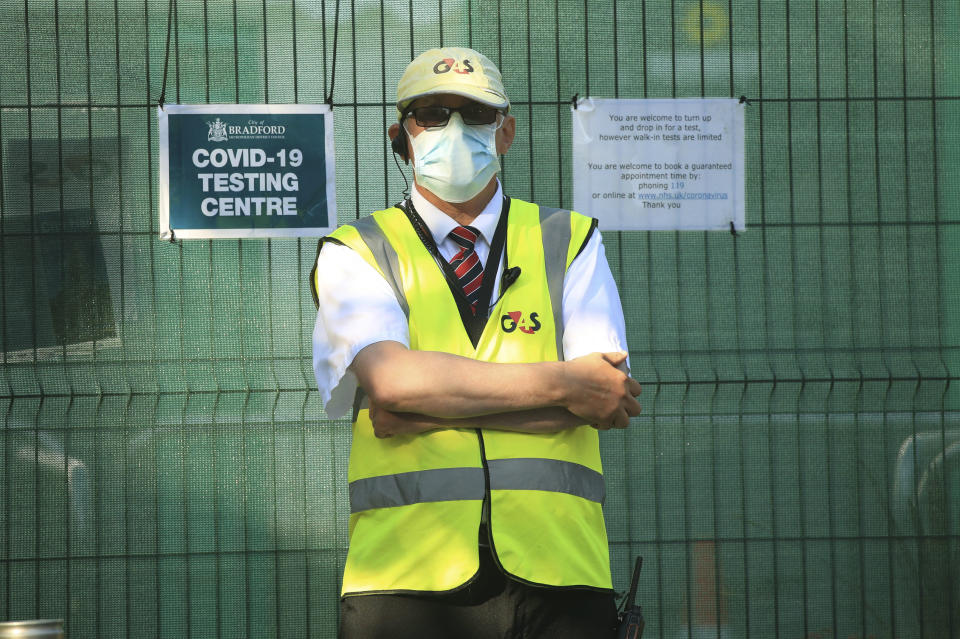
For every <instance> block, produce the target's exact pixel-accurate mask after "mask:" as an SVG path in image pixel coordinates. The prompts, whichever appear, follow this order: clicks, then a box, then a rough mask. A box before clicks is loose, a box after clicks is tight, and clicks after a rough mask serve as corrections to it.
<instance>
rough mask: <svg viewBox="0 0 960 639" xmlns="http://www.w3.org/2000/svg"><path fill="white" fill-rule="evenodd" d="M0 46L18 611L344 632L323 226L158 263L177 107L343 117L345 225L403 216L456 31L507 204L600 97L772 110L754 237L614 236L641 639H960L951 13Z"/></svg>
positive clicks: (310, 7)
mask: <svg viewBox="0 0 960 639" xmlns="http://www.w3.org/2000/svg"><path fill="white" fill-rule="evenodd" d="M0 41H2V42H3V52H4V55H3V58H2V60H0V172H2V179H0V300H2V302H0V304H2V312H0V342H2V350H3V355H2V357H3V359H2V369H0V436H2V443H3V448H2V457H0V474H2V481H0V620H6V619H26V618H47V617H63V618H65V619H66V620H67V629H68V634H69V636H70V637H125V636H126V637H148V636H150V637H153V636H156V637H185V636H189V637H201V638H205V637H267V636H279V637H304V636H311V637H333V636H335V633H336V622H337V593H338V579H339V574H340V570H341V568H342V564H343V560H344V556H345V550H346V523H347V522H346V513H347V510H348V508H347V496H346V490H345V488H346V487H345V475H346V454H347V450H348V447H349V428H348V425H347V424H346V423H345V422H344V421H330V420H327V419H326V417H325V414H324V412H323V407H322V406H321V403H320V402H319V400H318V398H317V393H316V391H315V382H314V381H313V374H312V370H311V364H310V355H311V354H310V333H311V330H312V326H313V306H312V303H311V300H310V295H309V293H308V291H307V289H306V287H305V278H306V275H307V273H308V272H309V269H310V266H311V262H312V260H313V258H314V254H315V242H314V241H313V240H217V241H184V242H177V243H168V242H161V241H160V240H159V239H158V233H157V192H156V191H157V186H156V184H157V141H156V136H157V133H156V112H155V109H156V106H157V104H158V102H160V101H161V99H162V100H164V101H166V102H171V103H206V102H212V103H233V102H243V103H261V102H268V103H289V102H301V103H316V102H324V101H326V100H328V99H330V100H331V101H332V104H333V105H334V114H335V115H334V117H335V128H336V133H335V138H336V151H337V185H338V189H337V196H338V197H337V210H338V211H339V214H340V216H341V219H342V220H346V219H353V218H355V217H357V216H360V215H365V214H367V213H368V212H370V211H372V210H375V209H377V208H381V207H383V206H384V205H385V204H388V203H392V202H395V201H397V200H399V199H400V197H401V192H402V190H403V180H402V179H401V177H400V174H399V172H398V170H397V168H396V167H395V166H394V163H393V159H392V157H391V156H390V155H389V153H388V146H387V144H386V139H385V135H384V132H385V129H386V127H387V126H388V125H389V124H390V122H391V121H392V119H393V117H394V116H393V108H392V106H391V102H392V97H393V90H394V87H395V83H396V80H397V79H398V77H399V75H400V73H401V72H402V70H403V67H404V66H405V65H406V63H407V62H408V61H409V60H410V59H411V57H412V56H413V55H415V54H416V53H419V52H420V51H422V50H424V49H426V48H429V47H431V46H436V45H439V44H448V45H467V46H472V47H474V48H477V49H479V50H481V51H483V52H485V53H486V54H487V55H488V56H489V57H490V58H491V59H493V60H494V61H495V62H496V63H497V64H498V65H499V66H500V68H501V70H502V71H503V74H504V80H505V84H506V86H507V90H508V93H509V94H510V96H511V98H512V101H513V109H514V113H515V115H516V116H517V121H518V136H517V141H516V143H515V144H514V147H513V148H512V149H511V151H510V153H509V155H508V156H507V157H506V159H505V161H504V173H503V177H504V184H505V188H506V190H507V192H508V193H510V194H512V195H514V196H516V197H521V198H524V199H533V200H535V201H538V202H541V203H543V204H547V205H552V206H570V204H571V202H572V190H571V189H572V187H571V183H570V180H571V166H570V116H569V108H570V107H569V105H570V99H571V97H572V96H573V95H574V94H579V95H580V96H588V95H589V96H601V97H623V98H636V97H650V98H669V97H700V96H706V97H724V96H727V97H739V96H744V97H745V98H746V99H748V100H749V104H748V105H747V107H746V120H747V139H746V161H747V178H746V179H747V184H746V191H747V225H748V229H747V231H746V232H744V233H741V234H739V235H738V236H736V237H734V236H732V235H730V234H728V233H704V232H651V233H639V232H623V233H614V232H607V233H605V234H604V241H605V244H606V247H607V254H608V257H609V259H610V262H611V266H612V267H613V271H614V275H615V277H616V279H617V282H618V285H619V287H620V292H621V297H622V299H623V303H624V309H625V311H626V315H627V317H626V319H627V330H628V340H629V343H630V349H631V359H632V362H633V367H634V375H635V377H637V378H638V379H640V380H642V381H643V382H644V383H645V391H644V396H643V398H644V404H645V410H644V414H643V415H642V416H641V417H639V418H636V419H634V421H633V424H632V425H631V428H630V429H629V430H628V431H626V432H616V433H606V434H605V435H604V436H603V438H602V446H603V453H604V464H605V470H606V474H607V481H608V499H607V504H606V515H607V520H608V525H609V532H610V539H611V544H612V545H611V547H612V556H613V558H614V566H615V580H616V582H617V584H618V585H619V587H621V588H625V587H626V583H627V578H628V574H627V573H628V572H629V569H630V567H631V566H632V559H631V558H632V556H633V555H635V554H642V555H643V556H644V557H645V564H644V565H645V568H644V572H643V576H642V579H641V585H640V600H641V601H642V603H643V604H644V607H645V611H646V613H647V619H648V624H647V635H648V636H651V637H661V638H668V639H673V638H675V637H695V638H700V637H755V638H765V637H783V638H785V639H792V638H794V637H796V638H810V639H812V638H814V637H843V638H848V637H858V638H864V639H865V638H867V637H875V638H882V637H898V638H903V637H929V638H938V639H939V638H942V637H960V585H958V584H960V413H958V410H960V394H958V384H957V375H958V370H960V361H958V348H960V259H958V251H957V247H958V246H960V225H958V220H960V211H958V202H960V186H958V185H960V151H958V148H960V135H958V130H960V47H958V46H957V42H960V5H958V4H957V3H956V2H955V1H953V0H872V1H866V0H822V1H820V2H814V1H812V0H805V1H804V0H792V1H779V0H776V1H775V0H752V1H746V0H656V1H655V0H645V1H643V0H632V1H625V0H620V1H616V0H603V1H600V0H598V1H592V0H591V1H589V2H588V1H586V0H580V1H578V2H574V1H569V0H554V1H549V2H547V1H543V2H539V1H532V0H531V1H529V2H512V1H507V0H501V1H499V2H494V1H492V0H473V1H471V0H464V1H462V2H455V1H452V0H448V1H446V2H445V1H443V0H436V1H435V2H421V1H420V0H417V1H413V0H407V1H403V2H401V1H396V2H383V3H380V2H373V1H371V0H353V1H351V2H347V1H346V0H344V1H343V2H337V1H334V0H330V1H328V2H308V1H306V0H283V1H281V0H213V1H210V2H205V3H204V2H199V1H191V0H172V1H168V0H162V1H156V2H152V1H149V0H143V1H139V2H133V1H129V0H86V1H82V0H37V1H34V0H29V1H28V0H22V1H19V2H15V1H12V0H0ZM585 212H586V213H590V212H589V211H585Z"/></svg>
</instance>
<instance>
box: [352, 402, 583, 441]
mask: <svg viewBox="0 0 960 639" xmlns="http://www.w3.org/2000/svg"><path fill="white" fill-rule="evenodd" d="M370 417H371V420H372V422H373V430H374V432H375V433H376V435H377V437H392V436H394V435H414V434H418V433H423V432H427V431H431V430H438V429H447V428H486V429H488V430H502V431H512V432H517V433H556V432H559V431H562V430H567V429H568V428H575V427H577V426H582V425H583V423H584V420H583V418H581V417H578V416H576V415H574V414H573V413H571V412H570V411H568V410H566V409H564V408H559V407H549V408H538V409H532V410H523V411H512V412H509V413H497V414H495V415H484V416H477V417H466V418H462V419H445V418H439V417H430V416H428V415H422V414H418V413H394V412H391V411H387V410H383V409H380V408H378V407H376V406H371V410H370Z"/></svg>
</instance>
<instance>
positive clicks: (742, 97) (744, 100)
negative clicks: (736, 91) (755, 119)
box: [738, 95, 753, 106]
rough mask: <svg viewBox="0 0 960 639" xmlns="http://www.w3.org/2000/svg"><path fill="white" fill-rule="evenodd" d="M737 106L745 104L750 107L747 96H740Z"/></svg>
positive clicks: (750, 103)
mask: <svg viewBox="0 0 960 639" xmlns="http://www.w3.org/2000/svg"><path fill="white" fill-rule="evenodd" d="M738 104H746V105H747V106H751V105H752V104H753V103H752V102H750V99H749V98H748V97H747V96H745V95H741V96H740V102H739V103H738Z"/></svg>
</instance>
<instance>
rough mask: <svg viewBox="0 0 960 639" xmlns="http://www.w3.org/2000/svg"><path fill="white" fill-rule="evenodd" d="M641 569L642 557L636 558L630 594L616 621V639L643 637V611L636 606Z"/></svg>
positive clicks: (637, 638)
mask: <svg viewBox="0 0 960 639" xmlns="http://www.w3.org/2000/svg"><path fill="white" fill-rule="evenodd" d="M641 568H643V557H637V562H636V563H635V564H634V566H633V578H632V579H631V581H630V592H628V593H627V598H626V599H624V601H623V610H621V611H620V614H619V615H618V617H617V619H618V620H619V625H618V626H617V639H640V638H641V637H642V636H643V626H644V622H643V609H642V608H641V607H640V606H638V605H637V583H638V582H639V581H640V569H641Z"/></svg>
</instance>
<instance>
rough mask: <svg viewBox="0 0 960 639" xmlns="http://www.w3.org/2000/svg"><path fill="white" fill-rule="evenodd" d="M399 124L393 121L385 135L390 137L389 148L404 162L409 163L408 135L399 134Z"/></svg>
mask: <svg viewBox="0 0 960 639" xmlns="http://www.w3.org/2000/svg"><path fill="white" fill-rule="evenodd" d="M400 134H401V131H400V124H399V123H394V124H391V125H390V128H388V129H387V136H388V137H389V138H390V148H391V149H393V152H394V153H396V154H397V155H399V156H400V159H401V160H403V163H404V164H410V156H411V151H410V144H409V139H408V138H409V136H408V135H400Z"/></svg>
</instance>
